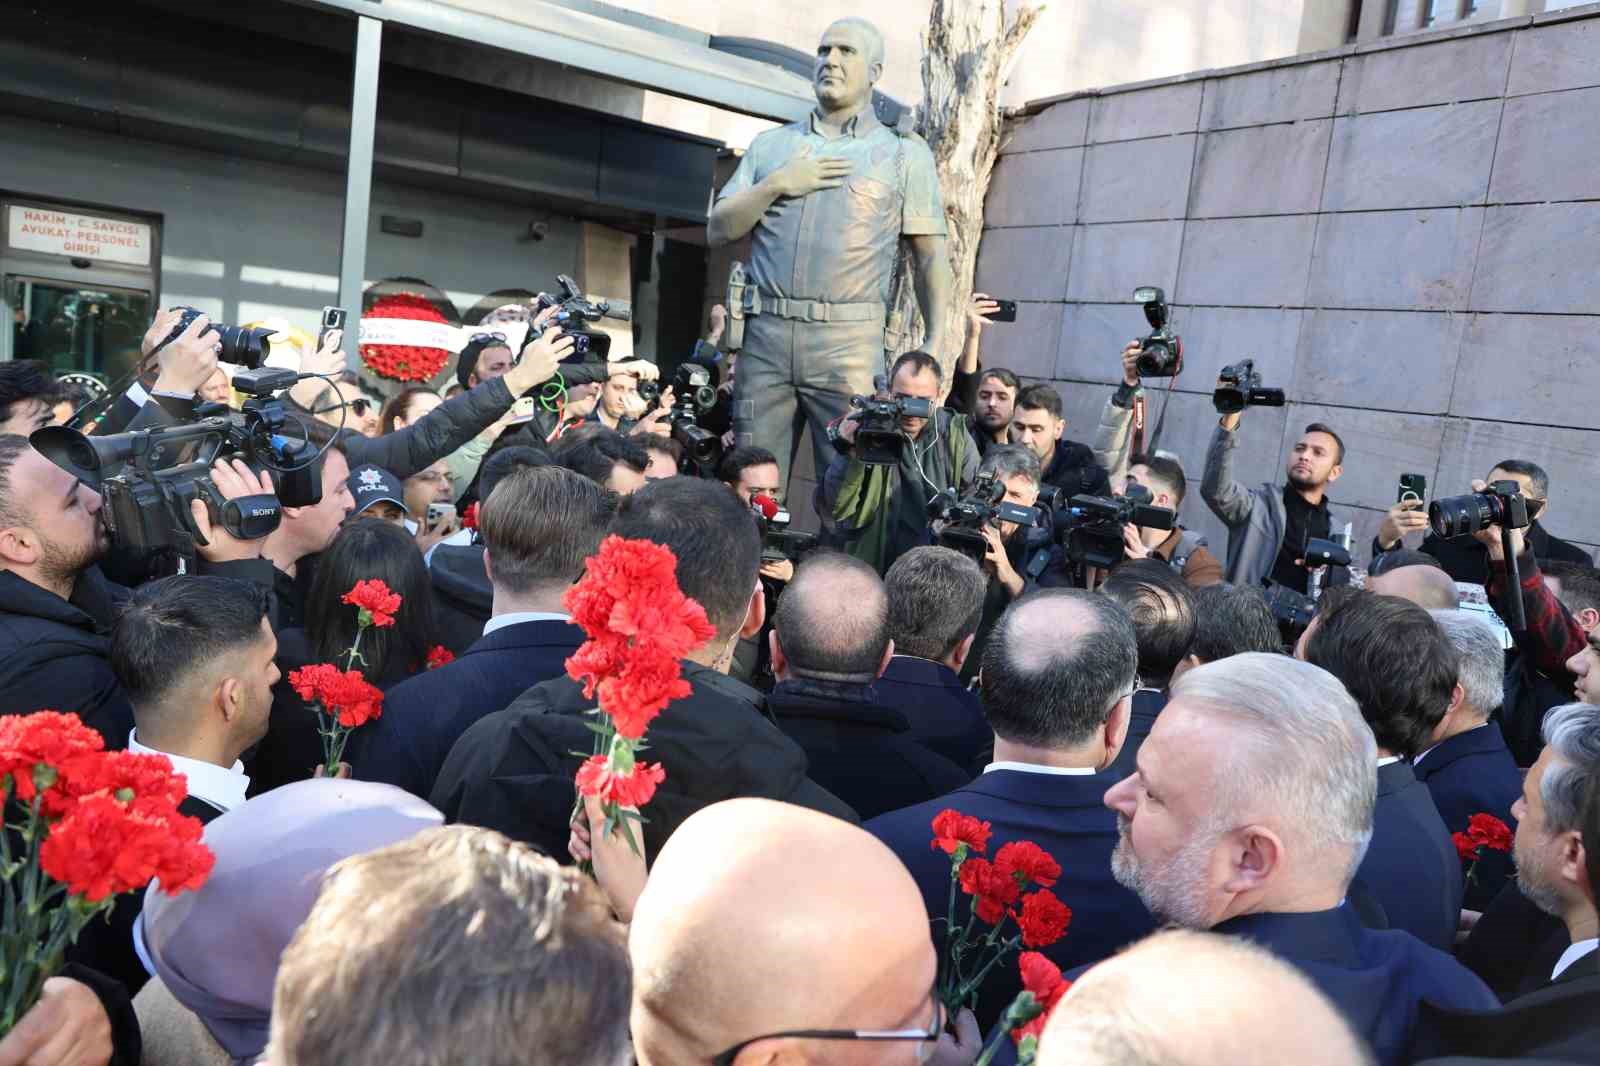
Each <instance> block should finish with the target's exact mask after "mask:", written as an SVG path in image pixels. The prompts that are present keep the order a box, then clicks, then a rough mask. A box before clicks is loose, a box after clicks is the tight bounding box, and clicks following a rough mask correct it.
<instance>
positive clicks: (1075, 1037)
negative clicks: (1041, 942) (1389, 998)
mask: <svg viewBox="0 0 1600 1066" xmlns="http://www.w3.org/2000/svg"><path fill="white" fill-rule="evenodd" d="M1037 1061H1038V1064H1039V1066H1125V1064H1127V1063H1156V1062H1159V1063H1162V1064H1164V1066H1278V1064H1279V1063H1285V1062H1292V1063H1295V1064H1296V1066H1367V1064H1369V1063H1371V1062H1372V1061H1373V1060H1372V1053H1371V1052H1370V1051H1369V1050H1368V1048H1367V1046H1366V1044H1365V1042H1363V1041H1362V1040H1361V1039H1360V1038H1359V1037H1357V1036H1356V1035H1355V1034H1354V1033H1353V1032H1351V1031H1350V1026H1349V1024H1348V1023H1346V1022H1345V1020H1344V1019H1343V1018H1342V1017H1340V1015H1339V1013H1338V1011H1337V1010H1336V1009H1335V1008H1334V1006H1333V1004H1332V1003H1331V1002H1330V1001H1329V1000H1328V997H1326V996H1324V995H1323V994H1322V993H1321V992H1320V991H1318V990H1317V987H1316V986H1315V985H1313V984H1312V983H1311V982H1310V981H1309V980H1307V979H1306V978H1305V977H1304V976H1303V975H1301V974H1300V972H1299V971H1297V970H1296V969H1295V968H1294V967H1293V966H1290V965H1289V964H1288V963H1286V962H1283V961H1282V960H1280V959H1278V958H1277V957H1276V956H1274V955H1273V954H1271V953H1270V952H1268V951H1265V950H1264V949H1262V948H1259V947H1256V946H1255V945H1253V944H1251V943H1248V942H1247V941H1243V940H1237V939H1234V938H1233V937H1224V936H1217V935H1215V934H1212V933H1193V932H1186V931H1181V930H1172V931H1169V932H1165V933H1157V934H1156V935H1154V936H1152V937H1149V938H1148V939H1146V940H1142V941H1140V942H1139V943H1138V944H1135V945H1134V946H1133V947H1131V948H1129V949H1128V950H1127V951H1125V952H1123V953H1122V954H1121V955H1118V956H1116V957H1115V958H1112V959H1108V960H1107V961H1105V962H1103V963H1101V964H1100V965H1098V966H1095V967H1093V968H1092V969H1090V970H1089V971H1088V972H1087V973H1085V974H1084V975H1083V976H1082V977H1081V978H1079V980H1078V981H1077V983H1076V984H1074V985H1073V986H1072V988H1071V989H1070V990H1069V991H1068V992H1067V994H1066V996H1064V997H1063V998H1062V999H1061V1001H1060V1002H1059V1003H1058V1004H1057V1005H1056V1008H1055V1010H1054V1011H1052V1012H1051V1015H1050V1021H1049V1023H1048V1024H1047V1025H1046V1026H1045V1031H1044V1036H1043V1038H1042V1039H1041V1040H1040V1042H1039V1057H1038V1060H1037Z"/></svg>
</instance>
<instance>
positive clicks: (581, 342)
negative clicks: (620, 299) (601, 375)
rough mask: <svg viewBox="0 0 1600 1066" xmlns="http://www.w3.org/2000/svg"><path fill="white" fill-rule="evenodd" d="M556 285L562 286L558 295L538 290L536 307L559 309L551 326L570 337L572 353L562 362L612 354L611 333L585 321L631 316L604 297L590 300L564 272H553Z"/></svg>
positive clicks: (581, 360) (603, 357) (620, 318)
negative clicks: (555, 273) (586, 327)
mask: <svg viewBox="0 0 1600 1066" xmlns="http://www.w3.org/2000/svg"><path fill="white" fill-rule="evenodd" d="M556 284H557V285H558V286H559V287H560V289H561V293H560V295H557V296H552V295H550V294H549V293H546V292H541V293H540V294H539V300H538V307H539V310H543V309H545V308H546V307H555V308H558V310H557V312H556V314H555V316H554V317H553V318H551V320H550V325H552V326H560V327H561V331H562V332H563V333H564V334H566V335H567V336H568V337H571V338H572V340H573V345H572V352H571V353H570V354H569V355H568V356H567V357H566V358H565V359H563V360H562V362H564V363H583V362H588V361H589V360H590V359H591V358H592V359H599V360H604V359H605V358H607V357H608V356H609V355H610V354H611V335H610V334H608V333H604V332H601V331H600V330H597V329H585V328H584V323H586V322H598V321H600V320H601V319H602V318H615V319H619V320H621V321H624V322H626V321H627V320H628V319H629V318H631V317H632V316H631V315H630V313H629V312H627V311H625V310H622V309H621V308H613V307H612V306H611V304H609V303H608V302H606V301H605V300H591V299H589V298H588V297H587V296H585V295H584V294H583V293H582V291H580V290H579V288H578V283H577V282H575V281H573V280H572V279H571V278H569V277H568V276H567V275H565V274H557V275H556Z"/></svg>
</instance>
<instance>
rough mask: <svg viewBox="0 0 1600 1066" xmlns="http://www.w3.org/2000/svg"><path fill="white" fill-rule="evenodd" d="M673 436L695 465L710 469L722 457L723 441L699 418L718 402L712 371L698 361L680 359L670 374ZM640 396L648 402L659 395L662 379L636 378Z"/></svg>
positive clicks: (656, 400)
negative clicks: (640, 379)
mask: <svg viewBox="0 0 1600 1066" xmlns="http://www.w3.org/2000/svg"><path fill="white" fill-rule="evenodd" d="M672 396H673V401H672V415H671V418H670V425H671V427H672V428H671V433H672V439H673V440H675V441H677V442H678V443H679V444H681V445H683V452H684V455H685V456H686V457H687V458H688V459H689V461H690V462H692V463H694V464H695V466H696V468H697V469H698V470H700V471H702V472H709V471H710V469H711V468H712V467H714V466H716V465H717V463H718V461H720V460H721V458H722V441H721V439H720V438H718V436H717V435H716V434H715V433H712V432H711V431H710V430H707V429H703V428H701V426H700V419H701V418H702V417H704V416H705V414H706V412H707V411H710V410H711V409H712V408H713V407H715V406H716V405H717V390H716V386H714V385H712V384H711V371H710V370H709V369H707V368H706V367H705V366H703V365H702V364H700V363H681V364H679V366H678V369H677V372H676V373H674V374H673V375H672ZM639 398H640V399H642V400H644V402H645V403H647V404H649V405H650V406H652V407H653V406H655V404H656V403H657V402H658V401H660V399H661V382H659V381H641V382H639Z"/></svg>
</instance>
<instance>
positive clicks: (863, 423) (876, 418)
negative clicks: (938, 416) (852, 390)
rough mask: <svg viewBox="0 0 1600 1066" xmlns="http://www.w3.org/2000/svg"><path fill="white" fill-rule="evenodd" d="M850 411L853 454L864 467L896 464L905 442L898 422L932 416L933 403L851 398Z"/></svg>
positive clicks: (916, 399)
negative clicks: (853, 413)
mask: <svg viewBox="0 0 1600 1066" xmlns="http://www.w3.org/2000/svg"><path fill="white" fill-rule="evenodd" d="M850 408H851V410H853V411H856V412H858V415H857V418H856V423H857V425H856V444H855V453H854V454H855V457H856V458H857V459H859V460H861V462H863V463H865V464H866V465H867V466H896V465H898V464H899V462H900V453H901V449H903V448H904V447H905V443H906V437H905V434H904V433H902V432H900V420H901V419H902V418H932V417H933V401H932V400H927V399H922V398H920V397H915V396H905V397H898V398H895V399H889V400H881V399H879V398H877V397H876V396H852V397H850ZM1001 491H1002V492H1003V491H1004V490H1003V489H1002V490H1001Z"/></svg>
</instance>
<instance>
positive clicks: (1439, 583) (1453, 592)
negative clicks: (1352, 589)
mask: <svg viewBox="0 0 1600 1066" xmlns="http://www.w3.org/2000/svg"><path fill="white" fill-rule="evenodd" d="M1366 588H1367V590H1368V591H1369V592H1376V593H1377V594H1378V595H1380V596H1394V597H1397V598H1399V599H1402V600H1410V601H1411V602H1412V603H1414V604H1416V605H1417V606H1418V607H1421V608H1422V609H1423V610H1425V611H1453V610H1455V609H1456V608H1458V607H1460V606H1461V593H1460V592H1459V591H1457V589H1456V583H1455V582H1454V581H1453V580H1451V578H1450V575H1449V574H1447V573H1445V572H1444V571H1443V570H1441V569H1439V568H1438V567H1437V566H1401V567H1397V568H1395V569H1393V570H1386V571H1384V572H1383V573H1382V574H1379V575H1377V576H1376V577H1373V576H1370V575H1369V576H1368V577H1367V583H1366Z"/></svg>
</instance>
